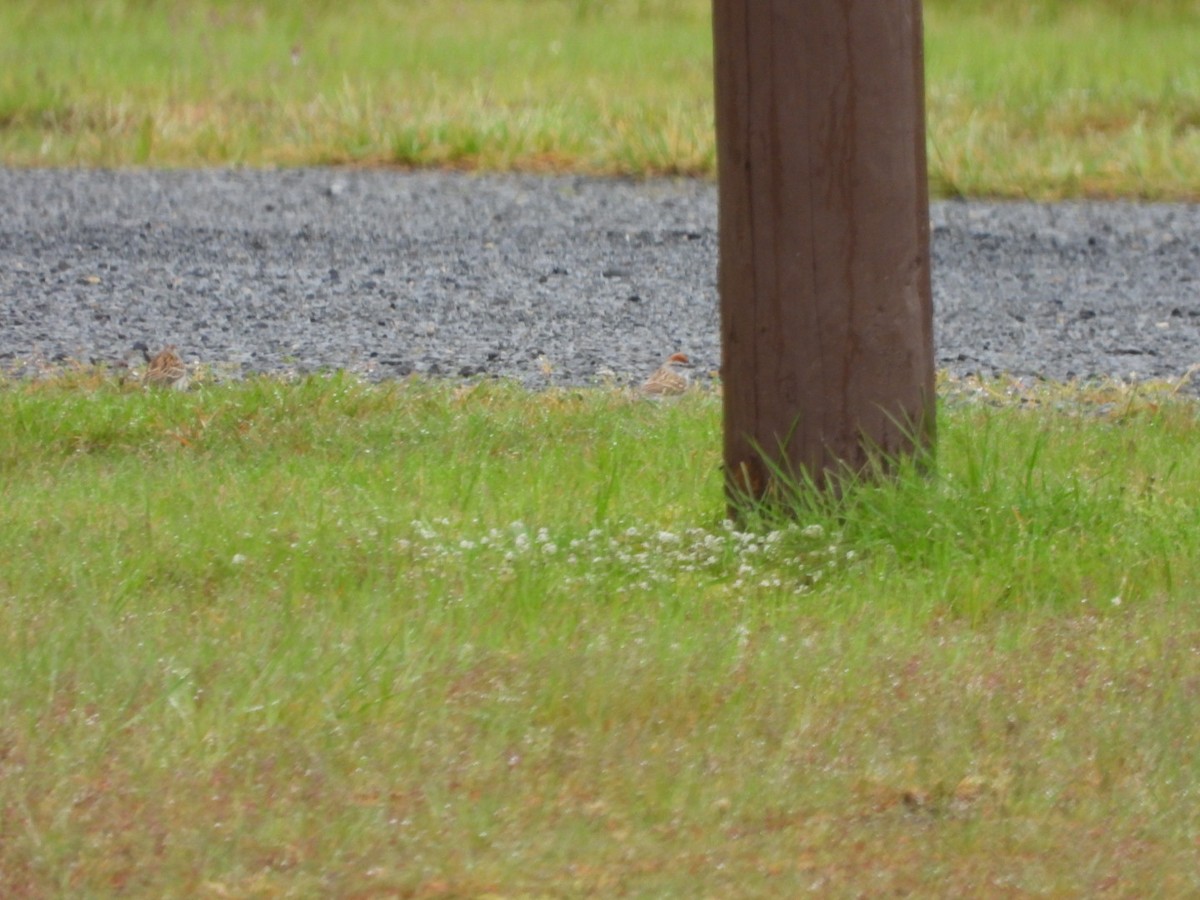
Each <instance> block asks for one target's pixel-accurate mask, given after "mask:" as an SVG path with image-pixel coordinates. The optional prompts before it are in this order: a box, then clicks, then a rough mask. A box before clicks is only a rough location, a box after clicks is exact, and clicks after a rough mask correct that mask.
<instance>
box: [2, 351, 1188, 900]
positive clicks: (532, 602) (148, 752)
mask: <svg viewBox="0 0 1200 900" xmlns="http://www.w3.org/2000/svg"><path fill="white" fill-rule="evenodd" d="M941 396H942V398H943V403H942V409H941V423H940V424H941V444H940V449H939V460H938V473H937V476H936V477H934V478H922V477H919V476H916V475H911V474H902V475H901V476H900V477H899V479H898V481H897V482H896V483H895V484H892V485H888V486H886V487H866V486H862V487H858V488H855V489H853V490H851V491H850V493H849V495H848V497H847V499H846V500H845V501H844V502H843V504H842V505H841V506H838V507H837V508H833V507H830V506H823V505H822V504H820V503H816V502H813V503H811V504H810V505H808V506H806V507H805V508H803V509H801V510H800V511H799V515H798V516H797V518H796V520H795V521H794V522H793V523H789V524H786V525H785V524H782V523H779V524H776V525H774V526H773V525H772V524H771V523H769V522H764V523H761V527H755V528H753V529H751V530H749V531H745V532H740V531H736V530H733V529H731V528H730V527H729V526H727V525H726V524H724V523H723V521H722V498H721V486H720V473H719V469H718V463H719V458H718V457H719V450H718V448H719V439H718V431H719V412H720V402H719V398H718V397H716V396H715V395H714V394H712V393H706V392H696V393H694V394H691V395H688V396H685V397H684V398H682V400H681V401H680V402H678V403H674V404H671V403H667V404H661V405H659V404H654V403H649V402H644V401H638V400H635V399H632V398H631V397H629V396H627V395H625V394H622V393H621V392H619V391H614V390H608V389H588V390H578V391H558V392H549V393H544V394H530V393H527V392H525V391H523V390H521V389H519V388H516V387H511V386H506V385H503V384H488V383H483V384H468V385H458V386H454V385H450V384H444V383H428V382H422V381H407V382H399V383H391V384H386V385H367V384H361V383H358V382H356V381H354V380H352V379H350V378H348V377H341V376H334V377H328V378H318V377H314V378H309V379H306V380H303V381H300V382H296V383H287V382H283V381H278V380H265V379H264V380H249V381H245V382H241V383H237V384H224V385H212V384H210V385H206V386H202V387H200V388H199V389H197V390H194V391H192V392H189V393H170V392H161V391H145V390H142V389H140V388H139V387H136V386H132V385H121V384H118V383H117V382H116V381H114V380H112V379H109V378H106V377H101V376H100V375H98V374H96V373H87V372H81V373H78V374H77V375H75V376H68V377H64V378H59V379H58V380H56V381H53V382H50V383H41V382H28V381H26V382H19V383H16V382H9V383H4V384H0V421H4V422H5V423H6V427H5V428H4V429H3V430H0V472H2V473H3V479H2V481H0V489H2V492H3V493H2V496H0V508H2V509H3V510H4V512H3V515H0V543H2V545H3V546H4V547H5V554H4V564H3V565H2V566H0V771H2V772H3V777H2V778H0V810H3V826H2V829H3V833H2V834H0V894H3V895H4V896H64V897H65V896H115V895H118V894H120V895H122V896H155V897H167V896H178V897H248V896H255V897H266V896H356V897H368V896H371V897H374V896H415V897H434V896H444V897H477V896H490V897H566V896H662V897H695V896H722V897H737V896H745V897H751V896H791V895H794V894H797V893H800V892H804V891H810V890H811V891H815V892H817V893H819V894H821V895H826V896H828V895H833V896H879V895H886V894H904V893H909V892H915V893H917V894H919V895H922V896H985V895H988V896H996V895H1004V896H1015V895H1025V894H1038V895H1042V894H1045V895H1051V896H1065V895H1083V896H1093V895H1099V894H1102V893H1104V894H1106V895H1109V896H1130V897H1132V896H1146V895H1148V894H1150V895H1162V896H1184V895H1193V894H1195V893H1196V892H1197V891H1200V875H1198V873H1200V848H1198V846H1197V835H1198V834H1200V805H1198V804H1197V803H1196V802H1194V801H1195V798H1196V796H1197V794H1198V793H1200V750H1198V745H1197V743H1196V741H1195V722H1196V721H1197V720H1198V719H1200V604H1197V603H1196V602H1195V601H1196V598H1197V591H1198V586H1200V557H1198V556H1197V554H1196V552H1195V549H1196V547H1197V546H1198V545H1200V512H1198V508H1197V504H1196V502H1195V498H1196V496H1197V494H1198V492H1200V457H1198V456H1197V454H1196V452H1195V447H1196V444H1197V441H1198V440H1200V419H1198V412H1200V410H1198V408H1197V406H1196V404H1195V402H1194V401H1190V400H1185V399H1183V398H1181V397H1177V396H1174V395H1172V394H1171V393H1170V392H1167V391H1159V392H1154V391H1152V390H1150V389H1143V393H1141V394H1138V393H1134V392H1132V391H1130V390H1128V389H1120V388H1116V387H1110V388H1090V389H1084V388H1079V387H1073V388H1063V387H1061V386H1060V387H1047V388H1045V389H1042V390H1039V391H1037V392H1034V393H1026V394H1024V395H1023V396H1020V397H1017V396H1013V395H1011V394H1006V389H1005V386H1004V385H962V384H958V385H951V384H944V385H943V386H942V388H941Z"/></svg>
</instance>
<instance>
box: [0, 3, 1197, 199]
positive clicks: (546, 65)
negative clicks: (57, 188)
mask: <svg viewBox="0 0 1200 900" xmlns="http://www.w3.org/2000/svg"><path fill="white" fill-rule="evenodd" d="M925 17H926V35H927V42H926V67H927V82H928V84H927V87H928V135H929V164H930V176H931V184H932V187H933V190H934V192H935V194H938V195H942V196H959V195H965V196H1007V197H1036V198H1041V199H1056V198H1062V197H1081V196H1088V197H1118V196H1119V197H1140V198H1157V199H1162V198H1171V199H1195V198H1197V197H1198V196H1200V187H1198V185H1200V67H1197V66H1196V65H1195V57H1196V51H1195V47H1196V42H1197V35H1198V30H1197V25H1196V22H1197V21H1200V7H1198V5H1197V3H1196V2H1195V0H1142V2H1130V0H1095V2H1084V0H1079V2H1058V3H1053V2H1050V3H1041V4H1030V3H1025V2H1018V0H1000V2H996V3H979V2H961V0H930V2H927V3H925ZM0 61H2V62H3V65H0V161H3V162H5V163H7V164H13V165H77V164H84V165H99V166H127V165H159V166H161V165H171V166H194V165H231V164H233V165H300V164H327V163H334V164H356V165H401V166H429V165H434V166H446V165H449V166H456V167H463V168H482V169H512V168H520V169H527V170H535V171H542V170H570V171H583V172H591V173H602V174H633V175H646V174H671V173H682V174H698V175H705V176H710V175H712V174H713V172H714V169H715V139H714V134H713V106H712V79H713V75H712V33H711V22H710V6H709V4H708V2H707V0H446V2H437V3H429V2H416V0H409V2H405V0H358V2H354V3H332V2H305V3H289V2H285V0H260V2H256V3H253V4H241V3H231V2H221V0H197V2H190V0H143V2H133V0H106V2H103V3H92V2H81V0H8V2H6V3H4V4H0Z"/></svg>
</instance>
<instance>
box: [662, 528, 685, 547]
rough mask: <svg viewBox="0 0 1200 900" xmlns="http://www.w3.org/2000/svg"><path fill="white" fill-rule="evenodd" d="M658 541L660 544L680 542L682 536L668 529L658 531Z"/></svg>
mask: <svg viewBox="0 0 1200 900" xmlns="http://www.w3.org/2000/svg"><path fill="white" fill-rule="evenodd" d="M658 542H659V543H660V544H682V543H683V538H681V537H680V536H679V535H677V534H675V533H673V532H670V531H660V532H659V533H658Z"/></svg>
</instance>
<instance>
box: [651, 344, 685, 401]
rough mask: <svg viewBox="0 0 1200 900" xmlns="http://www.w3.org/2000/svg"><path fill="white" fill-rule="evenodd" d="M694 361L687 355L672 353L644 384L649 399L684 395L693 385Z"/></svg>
mask: <svg viewBox="0 0 1200 900" xmlns="http://www.w3.org/2000/svg"><path fill="white" fill-rule="evenodd" d="M692 368H693V366H692V361H691V360H690V359H688V358H687V354H686V353H672V354H671V355H670V356H668V357H667V361H666V362H664V363H663V364H662V365H661V366H659V367H658V368H657V369H656V370H655V371H654V373H653V374H651V376H650V377H649V378H647V379H646V380H645V381H644V382H642V393H643V394H644V395H646V396H647V397H674V396H678V395H679V394H682V393H683V392H684V391H686V390H687V389H688V385H690V384H691V383H692V375H691V370H692Z"/></svg>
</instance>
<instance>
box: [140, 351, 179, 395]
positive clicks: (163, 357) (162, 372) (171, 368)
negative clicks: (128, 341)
mask: <svg viewBox="0 0 1200 900" xmlns="http://www.w3.org/2000/svg"><path fill="white" fill-rule="evenodd" d="M141 350H142V355H143V356H145V358H146V362H147V365H146V374H145V375H143V376H142V380H143V381H145V382H146V383H147V384H154V385H158V386H159V387H169V388H174V389H175V390H177V391H183V390H186V389H187V386H188V373H187V366H185V365H184V364H183V360H182V359H180V358H179V353H178V348H177V347H176V346H175V345H174V344H168V345H167V346H166V347H164V348H163V349H162V350H160V351H159V352H158V353H157V354H155V356H154V357H151V356H150V351H149V350H148V349H146V345H145V344H142V346H141Z"/></svg>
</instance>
